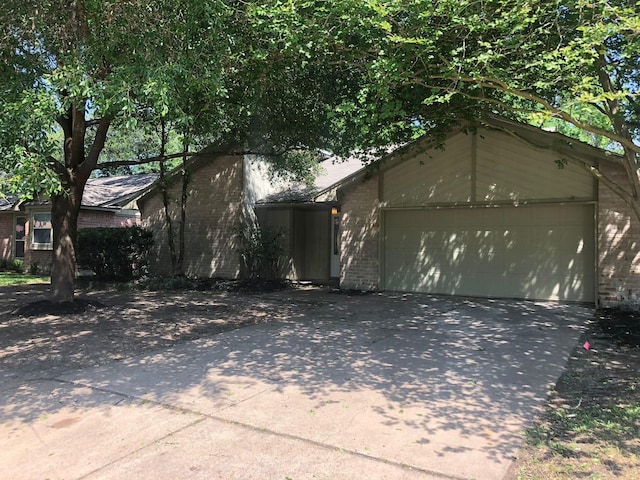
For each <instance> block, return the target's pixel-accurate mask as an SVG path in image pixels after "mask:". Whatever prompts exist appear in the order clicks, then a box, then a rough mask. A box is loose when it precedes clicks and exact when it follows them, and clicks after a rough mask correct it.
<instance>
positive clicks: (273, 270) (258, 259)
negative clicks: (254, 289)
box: [238, 225, 285, 280]
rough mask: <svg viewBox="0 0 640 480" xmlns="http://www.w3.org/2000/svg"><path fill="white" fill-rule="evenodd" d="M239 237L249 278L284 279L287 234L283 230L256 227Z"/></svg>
mask: <svg viewBox="0 0 640 480" xmlns="http://www.w3.org/2000/svg"><path fill="white" fill-rule="evenodd" d="M238 235H239V237H240V257H241V258H242V263H243V270H244V272H245V275H246V276H247V277H248V278H250V279H257V278H262V279H267V280H275V279H280V278H282V271H283V265H284V263H285V255H284V253H285V252H284V245H283V244H284V238H285V234H284V230H283V229H282V228H272V227H264V228H260V227H259V226H257V225H256V226H253V227H246V228H245V229H243V230H241V231H240V232H239V234H238Z"/></svg>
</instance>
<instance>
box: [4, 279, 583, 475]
mask: <svg viewBox="0 0 640 480" xmlns="http://www.w3.org/2000/svg"><path fill="white" fill-rule="evenodd" d="M202 295H205V296H208V297H207V298H210V299H211V301H218V302H219V301H220V299H219V298H217V297H216V295H219V294H213V293H204V294H202ZM203 298H205V297H203ZM249 300H250V302H252V303H253V304H254V305H255V309H254V310H253V311H254V314H255V315H260V312H261V311H268V312H274V313H273V317H274V319H273V320H272V321H263V322H262V323H257V324H254V325H250V326H247V327H245V328H240V329H236V330H230V331H223V332H222V333H219V334H216V335H207V336H203V337H202V338H199V339H195V340H189V341H182V342H180V343H178V344H175V345H173V346H171V347H163V348H159V349H157V350H154V351H151V352H146V353H143V354H141V355H137V356H125V357H123V358H121V359H119V360H117V361H109V362H106V363H103V364H101V365H98V366H95V367H88V368H82V369H71V370H67V371H60V369H55V370H51V371H47V370H46V368H45V369H42V370H39V371H38V372H37V374H34V372H33V371H26V370H24V368H22V369H17V370H15V371H9V370H7V369H10V367H11V365H10V362H9V364H8V365H9V366H8V367H7V363H6V362H5V364H4V371H3V372H2V374H3V376H4V378H5V379H8V381H7V382H4V386H3V387H2V389H1V390H2V391H0V393H1V394H2V400H1V403H0V422H1V423H0V467H1V468H2V472H3V476H4V477H5V478H11V479H19V478H30V479H31V478H34V479H35V478H50V479H54V478H65V479H66V478H96V479H97V478H100V479H102V478H105V479H106V478H114V479H120V478H140V479H143V478H150V479H151V478H153V479H165V478H166V479H176V478H202V479H211V478H220V479H279V480H285V479H292V480H299V479H310V478H318V479H325V478H326V479H361V478H366V477H369V478H385V479H414V478H415V479H478V480H485V479H486V480H489V479H502V478H504V476H505V474H506V473H507V470H508V468H509V465H510V463H511V460H512V459H513V457H514V455H516V454H517V451H518V448H519V446H520V445H521V442H522V438H523V429H525V428H526V427H527V426H528V425H530V422H531V421H532V420H533V418H534V417H535V415H536V414H537V413H538V412H540V411H541V408H542V407H543V406H544V401H545V398H546V395H547V393H548V391H549V389H550V388H551V387H552V386H553V385H554V384H555V382H556V380H557V378H558V377H559V375H560V374H561V372H562V369H563V368H564V365H565V362H566V359H567V357H568V355H569V353H570V351H571V349H572V348H573V347H574V346H575V345H576V344H577V342H578V340H579V337H580V334H581V331H582V329H583V327H584V325H585V324H586V323H587V322H588V321H589V320H590V319H591V315H592V309H590V308H588V307H584V306H579V305H561V304H552V303H536V302H516V301H491V300H477V299H462V298H452V297H434V296H429V295H420V294H416V295H402V294H392V293H383V294H369V295H355V296H348V295H344V294H336V293H330V292H327V291H322V290H313V289H312V290H297V291H287V292H278V293H270V294H263V295H258V296H254V297H251V298H250V299H249ZM157 301H158V302H161V301H162V296H159V297H158V300H157ZM226 301H227V302H228V303H232V302H233V299H231V298H227V299H226ZM245 301H246V298H245ZM203 302H205V303H206V301H204V300H203ZM260 305H263V306H264V308H261V307H260ZM203 308H204V307H203ZM278 311H286V312H288V314H287V315H280V316H278V315H277V314H276V313H275V312H278ZM179 314H180V315H187V316H188V315H190V312H189V310H188V309H185V311H183V312H182V313H179ZM229 314H230V313H229V312H228V311H225V315H229ZM263 320H264V319H263ZM266 320H269V319H266ZM16 348H17V347H16ZM3 353H4V355H3V357H2V358H1V359H0V360H6V359H9V360H10V358H11V351H10V350H9V351H7V349H5V351H4V352H3ZM2 365H3V364H1V363H0V366H2Z"/></svg>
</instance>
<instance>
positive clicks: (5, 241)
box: [0, 213, 15, 260]
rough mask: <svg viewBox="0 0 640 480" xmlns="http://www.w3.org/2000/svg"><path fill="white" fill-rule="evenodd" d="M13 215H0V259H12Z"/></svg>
mask: <svg viewBox="0 0 640 480" xmlns="http://www.w3.org/2000/svg"><path fill="white" fill-rule="evenodd" d="M14 218H15V217H14V215H13V213H2V214H0V255H2V256H1V257H0V258H3V259H5V260H8V259H10V258H13V252H12V248H13V243H12V240H13V234H14V232H13V228H14V226H13V219H14Z"/></svg>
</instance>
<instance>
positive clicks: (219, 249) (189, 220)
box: [140, 156, 243, 278]
mask: <svg viewBox="0 0 640 480" xmlns="http://www.w3.org/2000/svg"><path fill="white" fill-rule="evenodd" d="M242 178H243V168H242V158H241V157H240V156H219V157H217V158H204V157H201V158H198V162H197V164H196V166H195V167H194V171H193V172H192V174H191V179H190V183H189V187H188V199H187V214H186V226H185V230H186V234H185V260H184V273H185V274H186V275H191V276H198V277H220V278H237V277H238V276H239V274H240V254H239V252H238V248H239V245H238V238H237V232H238V229H239V226H240V223H241V221H242V215H243V204H242V198H243V191H242ZM181 189H182V179H181V177H175V181H174V183H173V185H171V187H170V190H169V197H170V212H171V216H172V218H173V219H174V229H175V243H176V247H177V245H178V240H177V235H178V227H179V224H178V222H179V218H180V194H181ZM140 203H141V214H142V225H143V226H144V227H146V228H149V229H150V230H152V231H153V237H154V242H155V245H154V250H153V252H152V255H151V258H150V262H149V263H150V270H151V272H152V273H154V274H162V275H167V274H170V273H171V256H170V250H169V245H168V234H167V225H166V222H165V216H164V209H163V205H162V198H161V195H160V192H159V191H156V192H155V193H154V194H152V195H151V196H149V197H146V198H145V199H144V200H143V201H142V202H140Z"/></svg>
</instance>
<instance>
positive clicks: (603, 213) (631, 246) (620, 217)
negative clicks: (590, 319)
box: [598, 163, 640, 308]
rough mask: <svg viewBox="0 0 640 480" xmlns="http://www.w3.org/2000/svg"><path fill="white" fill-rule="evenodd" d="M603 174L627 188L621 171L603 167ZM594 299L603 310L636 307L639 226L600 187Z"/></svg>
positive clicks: (618, 200) (639, 286)
mask: <svg viewBox="0 0 640 480" xmlns="http://www.w3.org/2000/svg"><path fill="white" fill-rule="evenodd" d="M601 169H602V171H603V173H604V174H605V175H607V176H609V177H611V178H613V179H614V180H615V181H616V182H617V183H618V184H621V185H625V186H628V185H629V184H628V182H627V180H626V177H625V173H624V170H623V168H622V167H620V166H618V165H614V164H610V163H607V164H603V165H602V166H601ZM598 189H599V191H598V298H599V302H600V304H601V305H603V306H626V307H632V308H639V307H640V225H638V223H639V222H638V220H637V218H636V217H635V215H634V214H633V212H632V210H631V209H630V208H629V207H628V206H627V205H626V204H625V203H624V202H623V201H622V199H621V198H620V197H619V196H618V195H616V194H615V193H613V192H612V191H611V190H610V189H609V188H607V187H606V186H605V185H603V184H602V183H599V185H598Z"/></svg>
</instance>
